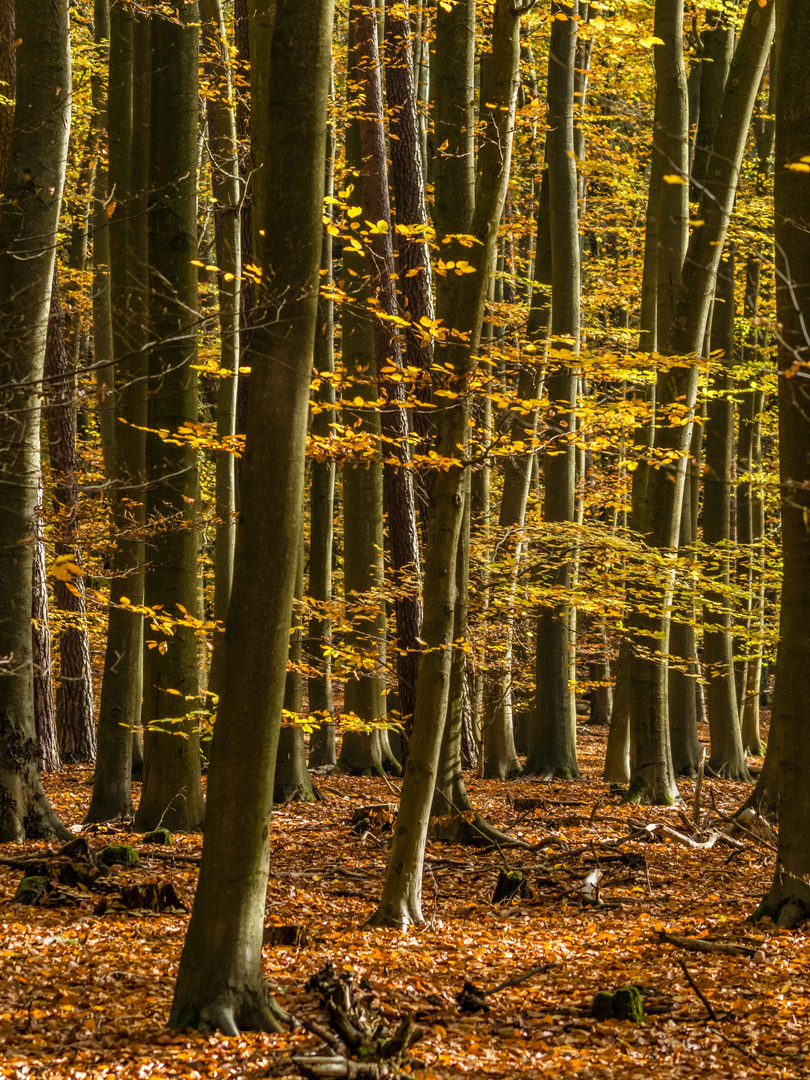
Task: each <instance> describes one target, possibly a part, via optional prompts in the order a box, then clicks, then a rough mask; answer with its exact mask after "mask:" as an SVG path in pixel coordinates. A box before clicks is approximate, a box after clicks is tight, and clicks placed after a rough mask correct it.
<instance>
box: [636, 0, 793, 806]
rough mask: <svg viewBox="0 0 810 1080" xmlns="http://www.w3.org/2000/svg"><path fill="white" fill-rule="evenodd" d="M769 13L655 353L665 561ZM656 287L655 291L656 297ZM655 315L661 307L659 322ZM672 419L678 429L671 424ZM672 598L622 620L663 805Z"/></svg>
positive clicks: (741, 49)
mask: <svg viewBox="0 0 810 1080" xmlns="http://www.w3.org/2000/svg"><path fill="white" fill-rule="evenodd" d="M773 14H774V5H773V3H771V2H769V3H768V5H767V6H766V7H765V8H763V7H761V6H760V4H759V0H751V3H750V5H749V8H748V12H747V15H746V18H745V22H744V24H743V28H742V32H741V34H740V39H739V42H738V45H737V50H736V52H735V54H734V59H733V60H732V64H731V70H730V73H729V77H728V80H727V84H726V91H725V94H724V97H723V106H722V109H721V115H720V120H719V122H718V127H717V134H716V136H715V142H714V147H713V150H712V155H711V159H710V161H709V164H708V167H707V175H706V183H705V186H704V191H703V194H702V196H701V201H700V206H699V208H698V217H699V219H700V220H701V221H703V222H704V224H703V225H702V226H701V227H700V228H699V229H695V230H694V231H693V232H692V235H691V237H690V240H689V246H688V249H687V255H686V259H685V260H684V264H683V274H682V282H681V286H680V288H679V290H678V292H677V301H676V306H675V312H674V317H673V319H672V325H671V331H670V334H669V340H668V342H667V343H666V345H665V346H664V347H663V348H662V352H663V353H664V354H665V355H666V356H668V357H672V358H675V359H676V361H677V362H676V363H674V364H673V365H672V366H671V367H670V366H667V370H665V371H662V372H661V373H660V374H659V378H658V390H657V394H656V396H657V400H658V402H659V403H660V404H659V409H660V413H661V415H662V416H663V417H665V418H666V424H664V423H663V422H662V424H661V426H660V427H659V428H658V429H657V431H656V452H657V454H658V455H659V456H660V457H661V458H662V461H661V463H660V464H659V466H658V467H657V468H653V469H651V470H650V474H649V479H648V482H647V491H646V506H647V512H646V513H645V514H644V515H643V518H644V522H645V531H646V532H647V536H648V540H649V543H650V544H651V546H652V547H654V548H657V549H658V550H660V551H663V552H668V553H672V552H674V551H675V550H676V548H677V543H678V536H679V530H680V514H681V506H682V503H683V485H684V482H685V473H686V468H685V461H686V454H687V450H688V447H689V440H690V437H691V427H692V416H693V411H694V407H695V399H696V396H697V384H698V365H697V363H696V358H697V357H698V356H699V355H700V353H701V350H702V348H703V343H704V337H705V333H706V325H707V322H708V317H709V311H710V307H711V302H712V299H713V296H714V286H715V281H716V277H717V267H718V265H719V263H720V258H721V256H722V251H723V245H724V243H725V238H726V234H727V231H728V223H729V220H730V218H731V212H732V209H733V206H734V197H735V194H736V191H737V184H738V178H739V174H740V166H741V163H742V157H743V151H744V149H745V142H746V137H747V134H748V127H749V124H750V120H751V112H752V110H753V105H754V101H755V99H756V93H757V89H758V87H759V82H760V79H761V77H762V71H763V69H764V65H765V61H766V59H767V56H768V49H769V47H770V41H771V39H772V36H773ZM660 287H661V286H660V283H659V291H660ZM660 313H661V308H660V300H659V316H660ZM690 360H691V361H692V362H691V363H690V362H688V361H690ZM670 418H677V419H678V421H679V422H678V423H677V424H672V421H671V419H670ZM668 461H670V462H671V461H674V462H675V465H674V466H672V465H669V464H667V462H668ZM671 593H672V570H670V569H665V570H663V571H662V573H661V574H660V581H659V582H658V584H657V585H656V586H655V588H654V590H653V595H652V596H651V597H650V599H649V600H648V606H647V610H646V612H640V611H635V612H633V613H632V615H631V618H630V620H629V622H630V631H631V633H632V634H633V638H634V641H635V642H637V643H638V645H639V646H640V647H641V649H643V652H641V651H640V653H639V655H637V656H636V657H635V658H634V665H633V675H632V679H631V701H632V708H631V729H632V731H633V734H634V739H635V745H634V777H633V783H632V786H631V790H630V797H631V798H632V799H634V800H637V801H641V802H652V803H656V802H664V803H669V802H672V801H673V800H675V799H676V798H677V795H678V793H677V788H676V786H675V779H674V775H673V770H672V758H671V753H670V747H669V733H668V726H669V725H668V714H667V711H668V698H667V681H668V670H667V662H666V656H667V652H668V643H669V607H670V597H671Z"/></svg>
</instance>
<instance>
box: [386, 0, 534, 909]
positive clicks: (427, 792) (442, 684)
mask: <svg viewBox="0 0 810 1080" xmlns="http://www.w3.org/2000/svg"><path fill="white" fill-rule="evenodd" d="M470 14H471V11H470V8H469V7H468V6H467V5H465V4H463V3H462V4H459V5H457V7H456V10H455V11H450V12H447V13H446V16H447V21H446V22H445V21H444V18H443V15H442V14H439V16H438V24H437V37H443V32H444V31H445V29H446V30H448V31H449V34H448V38H447V39H446V44H447V45H450V40H451V36H453V35H454V34H455V33H458V32H460V37H461V43H462V44H463V43H464V41H465V38H466V35H467V33H469V29H470V22H468V17H469V15H470ZM442 44H443V45H444V44H445V42H444V41H443V43H442ZM437 51H438V47H437ZM519 58H520V13H519V10H517V9H516V8H515V6H514V5H513V3H512V2H511V0H497V2H496V5H495V9H494V13H493V33H492V60H491V62H490V63H489V64H488V65H487V79H486V80H485V82H484V84H483V85H482V89H481V94H482V100H483V101H484V102H486V103H487V105H486V107H485V113H486V127H485V135H484V139H483V141H482V144H481V149H480V153H479V157H478V177H479V179H478V184H477V186H476V193H475V210H474V212H473V217H472V221H471V223H470V229H469V231H470V232H471V234H472V235H473V236H475V237H477V238H478V240H479V241H480V243H478V244H474V245H473V247H472V248H471V249H469V251H468V252H465V254H466V255H467V258H468V261H469V263H470V266H471V267H472V268H473V272H472V273H469V274H460V275H459V274H453V275H452V276H448V278H445V279H444V280H445V282H446V285H447V288H446V289H442V290H440V293H439V297H440V301H441V302H445V303H447V305H448V308H447V314H448V316H449V317H448V318H447V319H445V325H448V326H452V327H453V328H454V329H456V330H458V331H461V332H462V333H464V334H465V336H467V335H468V340H467V341H466V342H465V341H460V340H459V339H457V338H455V339H454V338H451V339H449V340H447V341H446V342H443V343H442V345H441V347H440V348H437V364H438V363H441V364H442V366H443V368H444V370H445V371H446V372H447V379H446V380H445V386H443V387H442V389H448V390H449V391H450V392H451V393H452V395H453V397H454V398H456V395H458V393H459V391H461V390H463V388H464V384H465V383H466V380H467V379H468V378H469V376H470V375H471V373H472V371H473V368H474V364H475V357H476V355H477V351H478V345H479V342H480V338H481V323H482V319H483V314H484V305H485V302H486V295H487V284H488V276H489V274H488V271H489V268H490V266H491V265H492V259H493V256H494V253H495V244H496V240H497V229H498V223H499V221H500V218H501V213H502V211H503V204H504V199H505V196H506V187H507V184H508V179H509V166H510V162H511V151H512V132H513V125H514V116H515V104H516V100H517V88H518V82H519V80H518V64H519ZM464 59H465V53H464V52H462V54H461V63H459V62H458V60H456V63H455V64H454V65H453V66H452V70H453V72H454V74H455V75H456V76H458V75H459V74H461V75H462V79H461V80H459V81H461V84H462V86H463V85H464V82H463V80H464V78H466V73H467V71H468V70H469V69H468V68H467V66H466V64H465V63H464ZM440 65H441V61H440ZM445 89H447V87H444V88H443V90H445ZM439 97H440V95H438V94H437V106H438V100H439ZM441 100H442V105H441V107H439V112H438V115H437V126H438V124H439V118H441V120H442V121H443V125H446V127H445V129H447V128H449V129H451V130H455V128H456V126H457V125H458V123H459V119H460V118H461V117H460V116H459V113H461V116H463V110H459V109H458V105H459V101H462V102H463V101H469V98H461V99H459V98H453V97H449V98H444V97H443V95H441ZM447 106H449V108H450V110H451V111H450V112H449V113H448V112H445V111H444V109H445V107H447ZM450 116H452V117H453V122H452V124H451V123H449V119H450ZM464 134H465V136H466V133H464ZM449 144H450V140H449V138H448V146H449ZM440 176H441V179H440ZM446 177H447V173H446V172H444V175H441V172H440V170H439V169H438V167H437V176H436V183H437V189H436V202H437V207H438V205H439V202H440V199H441V198H448V197H449V195H450V193H449V192H447V191H442V187H443V183H444V180H445V179H446ZM456 196H457V197H461V199H462V205H463V204H464V196H463V193H461V192H457V193H456ZM446 205H447V204H445V206H446ZM467 205H468V204H467ZM444 220H445V221H446V220H447V215H446V216H445V218H444ZM437 234H439V228H438V218H437ZM458 246H459V245H454V244H449V245H448V255H449V256H450V259H451V260H452V261H456V260H455V259H454V258H453V256H454V247H458ZM441 302H440V303H439V304H438V305H437V315H438V316H439V317H443V312H444V309H443V308H442V303H441ZM435 415H436V426H437V433H438V438H437V444H436V451H437V453H438V454H439V457H440V458H443V459H450V461H452V462H453V464H450V466H449V467H448V468H446V469H442V470H441V471H440V472H438V473H437V475H436V476H435V478H434V479H433V481H432V485H431V498H432V505H431V510H430V515H429V520H428V538H427V544H426V549H425V550H426V555H425V614H424V624H423V630H422V638H423V641H424V643H425V647H424V649H423V652H422V655H421V657H420V663H419V679H418V683H417V694H416V712H415V715H414V724H413V733H412V736H411V740H410V744H409V750H408V763H407V766H406V769H405V775H404V778H403V781H402V794H401V801H400V809H399V813H398V815H397V822H396V825H395V828H394V840H393V844H392V848H391V855H390V858H389V863H388V869H387V872H386V879H385V884H384V886H383V892H382V897H381V899H380V904H379V907H378V909H377V911H376V913H375V914H374V915H373V916H372V918H371V920H370V921H371V924H372V925H384V926H404V925H407V924H408V923H411V922H422V921H423V920H422V904H421V895H422V865H423V860H424V850H425V841H426V838H427V830H428V822H429V817H430V808H431V805H432V803H433V793H434V788H435V784H436V779H437V769H438V766H439V751H440V747H441V741H442V735H443V730H444V726H445V719H446V715H447V706H448V699H449V689H450V673H451V662H452V641H453V631H454V621H455V620H454V615H455V599H456V593H457V585H458V583H457V578H456V556H457V551H458V542H459V535H460V533H461V527H462V523H463V518H464V475H465V467H464V466H463V465H462V463H461V461H460V458H461V457H462V456H463V454H464V449H465V446H466V443H467V438H468V428H469V425H468V421H469V415H470V406H469V403H468V401H467V398H466V396H461V397H458V398H457V399H456V400H453V401H452V405H447V404H445V405H444V407H443V408H442V409H437V410H436V412H435Z"/></svg>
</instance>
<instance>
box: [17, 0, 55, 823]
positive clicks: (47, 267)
mask: <svg viewBox="0 0 810 1080" xmlns="http://www.w3.org/2000/svg"><path fill="white" fill-rule="evenodd" d="M15 17H16V29H15V33H16V35H17V38H18V39H19V42H20V44H19V46H18V48H17V49H16V69H17V78H16V108H15V115H14V122H13V125H12V127H11V137H10V144H9V149H8V157H7V159H6V182H5V184H4V200H3V203H2V206H1V207H0V328H2V357H3V364H2V367H3V385H2V386H0V459H2V461H3V463H4V472H5V475H7V476H10V477H12V478H13V481H14V482H13V483H11V484H6V485H4V488H3V492H2V497H0V536H2V537H3V543H2V545H0V580H2V582H3V588H2V589H0V656H1V657H3V658H4V660H3V667H4V670H3V677H2V678H0V843H7V842H10V841H14V842H16V841H22V840H25V839H26V838H31V839H33V838H35V837H48V836H64V837H66V838H69V836H70V834H69V833H68V832H67V830H66V829H64V828H63V827H62V825H61V824H60V823H59V820H58V819H57V817H56V814H55V813H54V811H53V809H52V808H51V805H50V803H49V802H48V799H47V797H46V795H45V792H44V790H43V788H42V783H41V781H40V778H39V771H38V764H39V750H38V745H37V737H36V723H35V717H34V672H33V655H32V640H31V607H32V598H33V559H34V542H35V538H36V535H37V525H36V505H37V478H38V474H39V434H40V409H39V394H40V392H41V389H42V375H43V368H44V363H45V339H46V328H47V324H48V311H49V306H50V298H51V283H52V280H53V269H54V258H55V253H56V238H57V228H58V223H59V211H60V205H61V201H62V189H63V185H64V178H65V165H66V159H67V149H68V134H69V131H70V95H71V69H70V19H69V13H68V7H67V5H66V4H63V5H54V4H52V3H50V2H49V0H20V2H18V3H17V4H16V5H15Z"/></svg>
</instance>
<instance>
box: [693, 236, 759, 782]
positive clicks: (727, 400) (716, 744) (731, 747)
mask: <svg viewBox="0 0 810 1080" xmlns="http://www.w3.org/2000/svg"><path fill="white" fill-rule="evenodd" d="M734 265H735V260H734V255H733V252H732V253H730V254H729V256H728V258H726V259H725V260H724V262H723V263H722V264H721V266H720V269H719V271H718V274H717V295H716V299H715V302H714V315H713V318H712V349H711V355H712V358H713V362H714V363H719V364H720V365H722V367H721V368H720V370H717V371H715V372H713V374H712V376H711V378H710V381H709V388H710V390H712V391H714V395H713V396H712V397H710V400H709V406H708V416H707V420H706V451H705V458H704V461H705V466H704V473H703V540H704V543H705V544H706V545H707V547H708V548H709V549H710V550H712V568H711V569H710V570H709V575H710V578H711V579H713V582H714V588H712V587H711V585H710V587H709V589H708V590H707V593H706V597H705V602H704V606H703V664H704V667H705V671H706V683H707V689H706V710H707V712H708V716H709V733H710V737H711V753H710V755H709V761H708V767H709V769H710V771H711V772H712V773H714V774H716V775H718V776H724V777H726V778H728V779H730V780H750V777H749V775H748V767H747V765H746V763H745V753H744V751H743V745H742V737H741V735H740V719H739V712H738V709H737V687H736V682H735V678H734V633H733V616H732V610H731V603H730V600H729V596H728V593H729V587H730V584H731V573H730V565H731V558H732V543H733V538H732V532H731V486H732V462H733V459H734V402H733V401H732V399H731V397H730V396H729V391H730V390H731V389H732V385H731V376H730V373H729V372H730V369H732V368H733V366H734V363H735V357H734V316H735V295H734ZM715 559H716V560H717V564H716V567H717V568H716V570H715V569H714V560H715Z"/></svg>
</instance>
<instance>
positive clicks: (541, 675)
mask: <svg viewBox="0 0 810 1080" xmlns="http://www.w3.org/2000/svg"><path fill="white" fill-rule="evenodd" d="M552 11H553V13H554V14H555V16H556V15H560V16H562V18H555V19H554V22H553V23H552V27H551V40H550V43H549V64H548V102H549V117H548V124H549V131H548V134H547V135H546V158H547V160H548V183H549V210H550V216H551V339H552V342H553V343H554V347H555V349H556V351H557V352H558V353H566V352H567V353H570V359H569V358H568V357H566V358H565V359H564V360H563V362H562V363H561V364H559V365H558V366H557V367H556V370H555V371H554V372H553V374H550V375H549V376H548V377H547V379H546V386H547V388H548V400H549V417H548V421H547V423H548V424H549V426H550V428H551V430H552V432H553V433H554V434H555V436H556V438H555V439H554V443H553V444H552V445H551V446H550V447H549V448H548V450H547V452H546V454H545V457H544V460H543V480H544V485H545V496H544V499H543V517H544V519H545V521H546V522H548V523H549V524H550V525H552V527H553V526H554V525H557V524H561V523H564V522H572V521H573V520H574V493H575V487H576V456H575V446H574V443H573V441H571V439H570V438H569V436H568V434H567V433H568V432H570V431H571V430H572V426H573V425H572V420H573V414H572V409H573V407H574V403H575V398H576V385H577V375H576V372H575V365H576V363H577V356H578V353H579V300H580V265H579V264H580V259H579V228H578V215H577V163H576V157H575V154H574V85H575V60H576V51H577V22H576V21H575V17H576V16H577V15H578V0H574V3H572V4H565V3H558V2H556V0H555V2H554V3H553V4H552ZM550 450H553V451H554V452H553V453H551V452H548V451H550ZM561 543H567V541H566V540H562V539H561ZM573 571H574V567H573V562H572V560H571V559H570V558H565V557H563V558H562V559H561V560H560V564H559V568H558V570H557V571H556V573H555V574H554V577H553V580H551V581H549V585H550V587H551V588H553V589H554V591H555V593H558V594H559V595H560V596H561V599H560V601H559V602H558V603H557V604H556V605H555V606H554V607H547V608H544V609H542V610H541V611H540V613H539V615H538V617H537V635H536V639H537V656H536V695H537V701H536V706H535V713H534V724H533V726H532V728H530V730H529V753H528V755H527V757H526V765H525V767H524V772H526V773H528V774H530V775H537V776H546V777H550V776H564V777H577V776H579V769H578V767H577V731H576V723H577V717H576V707H575V700H574V695H573V693H572V688H571V686H570V674H571V667H572V664H571V650H572V649H575V648H576V643H575V640H574V635H573V633H572V629H573V626H572V623H573V619H574V608H573V605H572V604H571V599H570V596H566V593H570V590H571V588H572V585H573Z"/></svg>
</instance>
